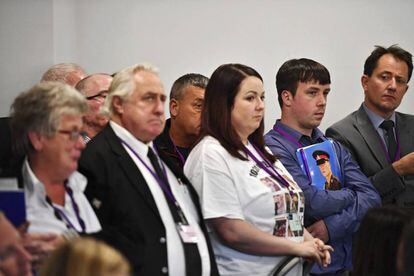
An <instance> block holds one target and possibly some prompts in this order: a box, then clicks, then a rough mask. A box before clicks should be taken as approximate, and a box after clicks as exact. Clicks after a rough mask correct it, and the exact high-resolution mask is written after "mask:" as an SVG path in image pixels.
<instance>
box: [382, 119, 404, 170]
mask: <svg viewBox="0 0 414 276" xmlns="http://www.w3.org/2000/svg"><path fill="white" fill-rule="evenodd" d="M394 129H395V137H396V142H397V152H396V153H395V156H394V160H392V159H391V156H390V153H389V152H388V149H387V147H386V146H385V143H384V141H383V139H382V138H381V137H380V135H378V136H379V137H378V138H379V140H380V142H381V148H382V151H383V152H384V154H385V157H386V158H387V161H388V163H390V164H391V163H393V162H395V161H397V160H400V157H401V148H400V139H399V138H398V132H397V128H396V127H395V128H394Z"/></svg>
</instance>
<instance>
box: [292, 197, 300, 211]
mask: <svg viewBox="0 0 414 276" xmlns="http://www.w3.org/2000/svg"><path fill="white" fill-rule="evenodd" d="M291 198H292V208H291V210H290V211H291V213H296V212H297V211H298V207H299V195H298V194H297V193H294V194H292V197H291Z"/></svg>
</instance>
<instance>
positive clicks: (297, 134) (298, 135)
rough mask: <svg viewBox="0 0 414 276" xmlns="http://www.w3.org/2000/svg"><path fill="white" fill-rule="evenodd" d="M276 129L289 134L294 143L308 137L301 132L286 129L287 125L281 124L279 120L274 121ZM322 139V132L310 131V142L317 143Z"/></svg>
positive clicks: (316, 129)
mask: <svg viewBox="0 0 414 276" xmlns="http://www.w3.org/2000/svg"><path fill="white" fill-rule="evenodd" d="M275 127H276V128H280V129H281V130H283V131H285V132H286V133H287V134H289V135H290V136H292V137H293V138H294V139H295V140H296V141H298V142H300V140H301V138H302V137H308V138H309V136H307V135H304V134H302V133H301V132H299V131H297V130H295V129H293V128H291V127H288V126H287V125H285V124H283V123H282V122H281V121H280V119H279V120H276V124H275ZM322 137H324V135H323V133H322V131H320V130H319V129H318V128H314V129H313V131H312V137H310V138H311V140H313V141H317V140H319V139H321V138H322Z"/></svg>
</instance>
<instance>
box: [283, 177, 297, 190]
mask: <svg viewBox="0 0 414 276" xmlns="http://www.w3.org/2000/svg"><path fill="white" fill-rule="evenodd" d="M282 177H283V178H284V179H286V181H287V182H289V184H290V186H292V187H293V188H294V189H296V190H299V189H300V188H299V186H298V184H297V183H296V182H295V181H294V180H293V179H292V178H290V177H289V176H287V175H286V174H282Z"/></svg>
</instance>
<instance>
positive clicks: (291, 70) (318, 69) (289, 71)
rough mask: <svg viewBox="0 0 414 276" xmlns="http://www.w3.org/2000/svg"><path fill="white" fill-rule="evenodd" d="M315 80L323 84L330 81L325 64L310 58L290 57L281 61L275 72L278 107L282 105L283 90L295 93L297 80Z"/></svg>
mask: <svg viewBox="0 0 414 276" xmlns="http://www.w3.org/2000/svg"><path fill="white" fill-rule="evenodd" d="M309 81H315V82H318V83H319V84H322V85H325V84H330V83H331V76H330V74H329V71H328V69H326V67H325V66H323V65H322V64H320V63H319V62H316V61H314V60H311V59H307V58H300V59H291V60H288V61H286V62H285V63H283V65H282V66H281V67H280V68H279V71H277V74H276V89H277V95H278V101H279V105H280V107H282V105H283V100H282V92H283V91H284V90H287V91H289V92H290V93H292V95H293V96H295V94H296V89H297V88H298V83H299V82H309Z"/></svg>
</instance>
